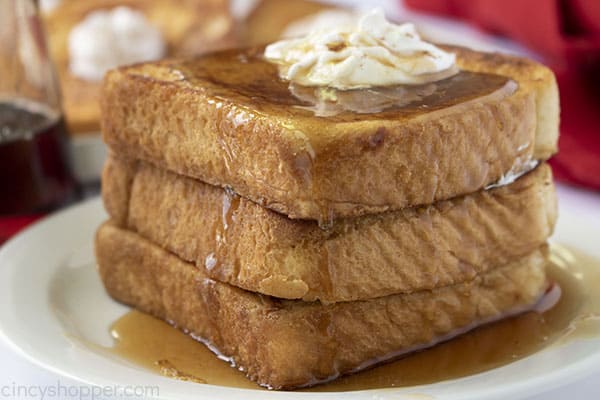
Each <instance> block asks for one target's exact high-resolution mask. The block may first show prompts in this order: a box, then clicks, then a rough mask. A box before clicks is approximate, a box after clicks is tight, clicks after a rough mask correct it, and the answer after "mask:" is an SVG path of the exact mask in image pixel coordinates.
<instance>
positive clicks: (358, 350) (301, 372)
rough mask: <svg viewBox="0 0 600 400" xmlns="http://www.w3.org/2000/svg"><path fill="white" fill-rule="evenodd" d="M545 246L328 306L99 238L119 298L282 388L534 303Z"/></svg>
mask: <svg viewBox="0 0 600 400" xmlns="http://www.w3.org/2000/svg"><path fill="white" fill-rule="evenodd" d="M545 250H546V249H545V248H544V247H542V248H540V249H538V250H536V251H534V252H533V253H531V254H530V255H528V256H526V257H523V258H522V259H520V260H518V261H516V262H514V263H512V264H510V265H506V266H503V267H500V268H497V269H494V270H492V271H490V272H488V273H485V274H483V275H480V276H478V277H477V278H475V279H474V280H473V281H470V282H467V283H463V284H459V285H455V286H448V287H444V288H440V289H436V290H433V291H421V292H417V293H413V294H404V295H391V296H386V297H381V298H378V299H373V300H368V301H355V302H342V303H335V304H330V305H322V304H321V303H319V302H312V303H308V302H303V301H297V300H296V301H292V300H279V299H276V298H273V297H269V296H263V295H259V294H256V293H252V292H247V291H244V290H242V289H239V288H236V287H234V286H231V285H228V284H224V283H220V282H218V281H215V280H212V279H210V278H209V277H208V276H206V275H205V274H204V271H203V270H202V269H199V268H196V266H194V265H193V264H190V263H186V262H184V261H182V260H181V259H179V258H178V257H176V256H175V255H173V254H171V253H169V252H167V251H166V250H163V249H161V248H160V247H158V246H155V245H153V244H151V243H150V242H148V241H146V240H145V239H142V238H141V237H140V236H138V235H137V234H135V233H132V232H128V231H126V230H121V229H119V228H116V227H115V226H114V225H112V224H110V223H108V224H105V225H103V226H102V227H101V228H100V229H99V231H98V233H97V237H96V254H97V260H98V267H99V272H100V275H101V277H102V280H103V282H104V285H105V287H106V289H107V291H108V293H109V294H110V295H111V296H112V297H113V298H115V299H116V300H118V301H120V302H122V303H125V304H129V305H131V306H134V307H136V308H138V309H140V310H142V311H144V312H147V313H149V314H152V315H154V316H156V317H158V318H161V319H163V320H166V321H169V322H170V323H172V324H173V325H175V326H177V327H178V328H180V329H182V330H184V331H185V332H187V333H189V334H191V335H192V336H193V337H195V338H196V339H198V340H200V341H202V342H203V343H205V344H207V345H208V346H209V348H210V349H211V350H213V351H215V352H217V353H218V354H220V355H221V356H222V357H223V358H227V359H229V360H230V362H231V363H232V364H235V365H236V366H237V367H238V368H240V369H241V370H243V371H244V372H245V373H246V374H247V375H248V377H249V378H250V379H253V380H255V381H257V382H258V383H259V384H261V385H263V386H268V387H271V388H276V389H292V388H296V387H301V386H308V385H313V384H317V383H319V382H323V381H327V380H331V379H333V378H335V377H337V376H339V375H341V374H346V373H350V372H354V371H357V370H360V369H362V368H367V367H369V366H371V365H374V364H376V363H378V362H382V361H385V360H387V359H390V358H393V357H397V356H400V355H402V354H405V353H407V352H410V351H414V350H417V349H422V348H425V347H429V346H432V345H434V344H435V343H437V342H439V341H441V340H446V339H449V338H450V337H452V336H455V335H457V334H460V333H463V332H466V331H468V330H470V329H472V328H474V327H476V326H477V325H479V324H482V323H486V322H490V321H493V320H496V319H499V318H501V317H506V316H508V315H511V314H515V313H518V312H523V311H526V310H528V309H530V308H532V307H533V306H534V304H535V303H536V302H537V301H538V300H539V299H540V298H541V296H542V294H543V293H544V291H545V290H546V288H547V287H548V282H547V281H546V276H545V262H546V255H545V253H546V251H545Z"/></svg>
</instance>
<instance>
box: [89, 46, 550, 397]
mask: <svg viewBox="0 0 600 400" xmlns="http://www.w3.org/2000/svg"><path fill="white" fill-rule="evenodd" d="M443 48H444V49H445V50H446V51H451V52H453V53H454V54H456V61H457V64H458V67H459V68H460V72H459V73H458V74H456V75H454V76H453V77H451V78H447V79H445V80H444V81H441V82H438V83H434V86H433V88H432V89H431V88H430V89H428V90H424V91H422V92H421V94H420V95H419V96H416V97H415V98H413V99H412V100H411V102H409V103H408V104H403V105H401V106H398V107H393V106H392V107H388V108H385V109H381V110H375V111H373V110H371V111H370V112H365V113H363V112H360V107H361V104H362V103H360V104H359V105H357V106H354V107H353V108H351V109H350V110H347V109H336V111H335V112H333V113H329V114H327V115H326V116H323V115H315V113H314V112H313V110H312V109H311V107H310V104H308V103H307V101H306V99H301V98H298V97H297V96H295V95H294V94H293V93H292V92H291V91H290V87H289V83H288V82H285V81H283V80H281V79H279V78H278V70H277V66H276V65H273V64H271V63H269V62H267V61H265V59H264V58H263V57H262V49H260V48H259V49H255V48H251V49H244V50H226V51H221V52H217V53H213V54H209V55H204V56H201V57H199V58H195V59H180V60H164V61H158V62H152V63H145V64H138V65H134V66H129V67H122V68H119V69H117V70H113V71H111V72H110V73H109V74H108V75H107V76H106V77H105V80H104V86H103V95H102V102H101V105H102V112H103V114H102V131H103V135H104V139H105V141H106V143H107V144H108V146H109V148H110V150H111V156H110V158H109V160H108V162H107V164H106V167H105V170H104V175H103V198H104V203H105V206H106V209H107V211H108V213H109V215H110V219H109V221H108V222H106V223H105V224H104V225H103V226H102V227H101V228H100V229H99V231H98V234H97V238H96V253H97V259H98V264H99V271H100V275H101V277H102V280H103V282H104V285H105V287H106V289H107V291H108V293H109V294H110V295H111V296H112V297H113V298H115V299H116V300H118V301H120V302H123V303H126V304H129V305H132V306H134V307H136V308H138V309H140V310H142V311H144V312H147V313H150V314H152V315H154V316H156V317H158V318H161V319H163V320H165V321H168V322H169V323H171V324H173V325H174V326H176V327H178V328H179V329H182V330H183V331H185V332H186V333H188V334H190V335H192V336H193V337H194V338H195V339H197V340H199V341H200V342H202V343H204V344H205V345H207V346H208V347H209V348H210V349H211V350H212V351H214V352H215V353H217V354H218V355H219V357H221V358H222V359H224V360H227V361H229V362H230V363H231V364H232V365H235V366H236V367H238V368H239V369H240V370H242V371H244V372H245V373H246V374H247V376H248V377H249V378H250V379H252V380H255V381H256V382H257V383H259V384H260V385H263V386H267V387H270V388H275V389H293V388H298V387H305V386H310V385H314V384H317V383H320V382H325V381H328V380H331V379H334V378H336V377H337V376H340V375H342V374H347V373H352V372H356V371H359V370H361V369H363V368H367V367H370V366H372V365H375V364H377V363H379V362H383V361H386V360H391V359H393V358H397V357H399V356H402V355H405V354H407V353H409V352H412V351H416V350H420V349H424V348H427V347H429V346H432V345H435V344H436V343H439V342H440V341H444V340H448V339H450V338H452V337H454V336H456V335H458V334H461V333H464V332H466V331H468V330H470V329H473V328H476V327H477V326H479V325H481V324H485V323H489V322H493V321H495V320H498V319H500V318H505V317H509V316H511V315H515V314H518V313H522V312H526V311H530V310H532V309H535V306H536V304H538V302H539V301H540V299H542V298H543V296H544V293H545V292H546V291H547V290H548V288H549V285H550V282H548V279H547V277H546V273H545V266H546V260H547V245H546V241H547V238H548V237H549V236H550V235H551V233H552V230H553V227H554V223H555V220H556V199H555V193H554V186H553V182H552V176H551V170H550V168H549V167H548V166H547V165H546V163H545V162H544V161H545V160H546V159H548V158H549V157H550V156H551V155H552V154H553V153H554V152H555V151H556V143H557V137H558V113H559V110H558V92H557V88H556V83H555V80H554V76H553V74H552V73H551V72H550V71H549V70H548V69H547V68H545V67H543V66H541V65H539V64H537V63H535V62H532V61H529V60H525V59H521V58H516V57H512V56H506V55H500V54H491V53H479V52H475V51H472V50H468V49H465V48H459V47H448V46H445V47H443ZM368 94H369V93H366V92H365V96H366V95H368ZM358 95H359V96H358V97H361V101H366V100H365V99H364V97H363V96H361V95H360V93H358ZM367 100H368V99H367ZM357 108H358V111H357Z"/></svg>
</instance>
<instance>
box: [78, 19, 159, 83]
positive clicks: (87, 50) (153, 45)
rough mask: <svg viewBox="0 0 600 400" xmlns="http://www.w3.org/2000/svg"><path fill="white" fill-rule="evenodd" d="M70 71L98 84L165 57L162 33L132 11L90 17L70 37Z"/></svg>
mask: <svg viewBox="0 0 600 400" xmlns="http://www.w3.org/2000/svg"><path fill="white" fill-rule="evenodd" d="M68 40H69V43H68V45H69V69H70V70H71V72H72V73H73V75H75V76H77V77H79V78H82V79H86V80H90V81H99V80H101V79H102V77H103V76H104V73H105V72H106V71H107V70H109V69H111V68H115V67H118V66H120V65H125V64H132V63H135V62H142V61H151V60H156V59H159V58H161V57H162V56H164V54H165V52H166V43H165V40H164V38H163V36H162V33H161V32H160V31H159V30H158V29H157V28H156V27H154V26H153V25H152V24H150V22H148V20H147V19H146V17H145V16H144V14H142V13H141V12H139V11H136V10H133V9H131V8H129V7H116V8H114V9H112V10H98V11H94V12H92V13H90V14H88V15H87V16H86V17H85V18H84V19H83V20H82V21H81V22H80V23H79V24H77V25H76V26H75V27H74V28H73V29H72V30H71V32H70V34H69V39H68Z"/></svg>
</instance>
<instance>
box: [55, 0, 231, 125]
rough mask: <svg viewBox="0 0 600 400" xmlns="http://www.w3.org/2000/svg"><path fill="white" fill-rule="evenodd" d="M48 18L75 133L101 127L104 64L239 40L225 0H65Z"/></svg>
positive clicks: (199, 49)
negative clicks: (100, 101)
mask: <svg viewBox="0 0 600 400" xmlns="http://www.w3.org/2000/svg"><path fill="white" fill-rule="evenodd" d="M44 19H45V24H46V30H47V34H48V43H49V47H50V51H51V54H52V57H53V59H54V62H55V64H56V68H57V70H58V74H59V77H60V82H61V88H62V93H63V107H64V111H65V116H66V122H67V125H68V127H69V130H70V131H71V133H72V134H75V135H78V134H86V133H97V132H98V131H99V129H100V127H99V122H98V121H99V113H100V110H99V106H98V96H99V90H100V81H101V77H102V75H103V73H104V72H105V70H106V69H109V68H111V67H115V66H116V65H120V64H130V63H133V62H139V61H147V60H151V59H158V58H164V57H167V56H177V55H190V54H200V53H203V52H206V51H209V50H212V49H216V48H222V47H227V46H231V45H233V44H234V43H235V42H234V40H235V38H234V35H233V27H234V24H233V19H232V17H231V14H230V12H229V4H228V1H226V0H174V1H161V0H86V1H78V0H62V1H60V2H58V4H57V5H55V7H52V8H51V9H50V11H48V12H47V13H45V15H44ZM153 38H154V40H152V39H153ZM132 56H133V57H132ZM82 64H83V65H82ZM85 64H87V66H86V65H85ZM94 64H95V67H96V69H95V70H94Z"/></svg>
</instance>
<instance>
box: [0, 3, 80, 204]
mask: <svg viewBox="0 0 600 400" xmlns="http://www.w3.org/2000/svg"><path fill="white" fill-rule="evenodd" d="M67 138H68V136H67V133H66V130H65V124H64V121H63V118H62V113H61V107H60V95H59V90H58V85H57V82H56V78H55V73H54V69H53V66H52V63H51V62H50V60H49V58H48V52H47V49H46V43H45V38H44V31H43V27H42V26H41V24H40V20H39V16H38V10H37V4H36V2H35V1H34V0H0V193H1V194H0V216H2V215H4V216H12V215H25V214H34V213H39V212H47V211H50V210H52V209H55V208H58V207H60V206H62V205H65V204H67V203H69V202H71V201H72V200H73V199H74V197H75V193H76V190H75V181H74V179H73V175H72V173H71V170H70V165H69V162H68V153H67V145H68V143H67V140H68V139H67Z"/></svg>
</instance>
